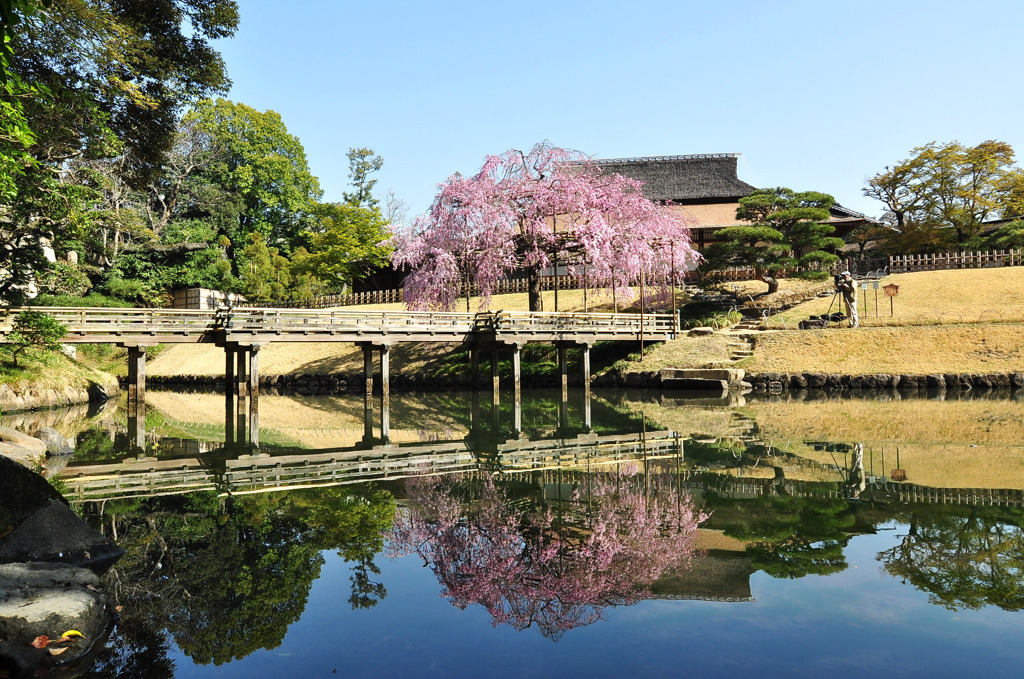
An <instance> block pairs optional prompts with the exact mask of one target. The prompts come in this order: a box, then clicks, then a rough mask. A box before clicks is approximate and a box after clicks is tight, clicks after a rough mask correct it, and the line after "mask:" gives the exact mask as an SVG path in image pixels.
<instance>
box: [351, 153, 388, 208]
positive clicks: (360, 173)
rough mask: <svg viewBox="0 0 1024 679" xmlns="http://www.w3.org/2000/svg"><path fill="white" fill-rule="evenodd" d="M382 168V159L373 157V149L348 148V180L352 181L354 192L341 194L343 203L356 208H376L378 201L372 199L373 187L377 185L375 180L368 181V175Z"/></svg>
mask: <svg viewBox="0 0 1024 679" xmlns="http://www.w3.org/2000/svg"><path fill="white" fill-rule="evenodd" d="M382 167H384V159H383V158H381V157H380V156H375V155H374V154H373V149H367V148H361V149H356V148H350V149H349V150H348V168H349V169H348V178H349V179H351V180H352V186H353V188H354V189H355V190H354V191H352V192H348V191H346V192H345V193H344V194H342V197H343V198H344V200H345V202H346V203H348V204H349V205H355V206H356V207H366V208H371V209H374V208H376V207H377V205H378V201H377V199H376V198H374V197H373V187H374V186H375V185H376V184H377V180H376V179H370V175H371V174H372V173H374V172H378V171H380V169H381V168H382Z"/></svg>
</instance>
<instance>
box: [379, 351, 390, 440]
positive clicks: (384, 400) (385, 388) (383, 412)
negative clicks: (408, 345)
mask: <svg viewBox="0 0 1024 679" xmlns="http://www.w3.org/2000/svg"><path fill="white" fill-rule="evenodd" d="M380 437H381V438H382V439H384V442H385V443H387V442H388V441H389V440H390V439H391V347H390V346H388V345H387V344H382V345H381V347H380Z"/></svg>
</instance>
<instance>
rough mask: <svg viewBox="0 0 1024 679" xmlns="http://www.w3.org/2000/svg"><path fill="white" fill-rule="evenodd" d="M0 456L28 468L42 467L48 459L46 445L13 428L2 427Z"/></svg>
mask: <svg viewBox="0 0 1024 679" xmlns="http://www.w3.org/2000/svg"><path fill="white" fill-rule="evenodd" d="M0 455H3V456H5V457H8V458H10V459H12V460H16V461H18V462H20V463H21V464H23V465H25V466H27V467H34V466H41V465H42V463H43V461H44V460H45V459H46V444H45V443H43V442H42V441H40V440H39V439H37V438H35V437H34V436H29V435H28V434H24V433H22V432H20V431H18V430H17V429H12V428H11V427H0Z"/></svg>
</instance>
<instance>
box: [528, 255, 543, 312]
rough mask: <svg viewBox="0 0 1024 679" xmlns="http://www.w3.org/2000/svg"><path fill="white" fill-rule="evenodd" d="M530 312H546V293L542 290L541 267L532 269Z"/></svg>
mask: <svg viewBox="0 0 1024 679" xmlns="http://www.w3.org/2000/svg"><path fill="white" fill-rule="evenodd" d="M529 281H530V287H529V296H530V311H544V292H543V290H542V288H541V268H540V266H532V267H530V278H529Z"/></svg>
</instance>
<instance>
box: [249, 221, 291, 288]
mask: <svg viewBox="0 0 1024 679" xmlns="http://www.w3.org/2000/svg"><path fill="white" fill-rule="evenodd" d="M238 268H239V271H240V276H239V277H240V278H241V281H242V292H243V293H244V294H245V296H246V297H247V298H248V299H249V301H250V302H252V303H255V304H258V303H260V302H273V301H276V300H280V299H285V298H286V297H287V296H288V289H289V284H290V283H291V273H290V272H289V270H290V268H291V263H290V262H289V261H288V260H287V259H286V258H285V257H283V256H282V255H281V254H280V252H279V251H278V249H277V248H272V247H268V246H267V244H266V242H265V241H264V240H263V238H262V237H261V236H260V235H259V234H258V233H252V234H249V245H248V246H246V248H245V249H244V250H243V251H242V256H241V257H240V258H239V267H238Z"/></svg>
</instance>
